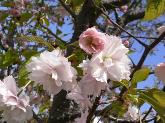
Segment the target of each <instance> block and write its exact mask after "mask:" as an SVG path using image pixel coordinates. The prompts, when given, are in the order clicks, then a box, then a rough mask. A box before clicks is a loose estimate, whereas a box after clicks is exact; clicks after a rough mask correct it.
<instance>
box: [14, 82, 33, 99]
mask: <svg viewBox="0 0 165 123" xmlns="http://www.w3.org/2000/svg"><path fill="white" fill-rule="evenodd" d="M31 82H32V81H28V83H26V85H25V86H23V87H22V89H21V90H20V91H19V92H18V94H17V96H19V95H20V94H21V93H22V91H23V90H24V89H25V88H26V87H27V86H28V85H30V84H31Z"/></svg>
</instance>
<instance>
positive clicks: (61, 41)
mask: <svg viewBox="0 0 165 123" xmlns="http://www.w3.org/2000/svg"><path fill="white" fill-rule="evenodd" d="M39 25H40V26H41V27H42V28H44V29H46V30H47V31H48V32H49V33H50V34H51V35H52V36H54V37H55V38H56V39H57V41H59V43H63V44H66V42H65V41H64V40H62V39H61V38H60V37H58V36H57V35H56V34H54V33H53V32H52V31H51V30H50V29H49V28H48V27H46V26H44V25H42V24H41V23H39Z"/></svg>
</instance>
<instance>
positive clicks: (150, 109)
mask: <svg viewBox="0 0 165 123" xmlns="http://www.w3.org/2000/svg"><path fill="white" fill-rule="evenodd" d="M151 111H152V106H151V107H150V108H149V110H148V111H147V113H146V114H145V116H144V117H143V119H142V121H144V120H145V119H146V117H147V116H148V115H149V113H150V112H151Z"/></svg>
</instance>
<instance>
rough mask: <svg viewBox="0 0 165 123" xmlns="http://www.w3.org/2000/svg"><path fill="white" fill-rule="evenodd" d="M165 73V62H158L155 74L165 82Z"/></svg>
mask: <svg viewBox="0 0 165 123" xmlns="http://www.w3.org/2000/svg"><path fill="white" fill-rule="evenodd" d="M164 73H165V62H164V63H160V64H158V65H157V67H156V69H155V75H156V76H157V77H158V79H160V80H162V81H163V82H164V83H165V75H164Z"/></svg>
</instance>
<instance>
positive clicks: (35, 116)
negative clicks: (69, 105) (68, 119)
mask: <svg viewBox="0 0 165 123" xmlns="http://www.w3.org/2000/svg"><path fill="white" fill-rule="evenodd" d="M32 111H33V110H32ZM33 118H34V119H35V120H36V121H37V123H44V122H43V121H42V119H41V118H39V117H38V115H37V114H36V113H35V112H34V111H33Z"/></svg>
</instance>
